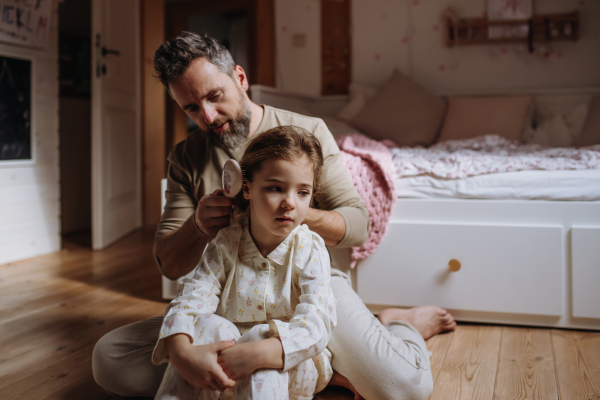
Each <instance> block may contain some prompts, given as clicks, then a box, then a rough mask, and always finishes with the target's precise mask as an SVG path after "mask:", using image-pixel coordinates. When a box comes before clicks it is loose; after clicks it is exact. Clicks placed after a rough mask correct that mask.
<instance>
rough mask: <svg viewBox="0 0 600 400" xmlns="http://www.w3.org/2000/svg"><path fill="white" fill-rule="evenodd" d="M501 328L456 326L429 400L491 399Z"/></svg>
mask: <svg viewBox="0 0 600 400" xmlns="http://www.w3.org/2000/svg"><path fill="white" fill-rule="evenodd" d="M501 332H502V328H501V327H498V326H484V325H464V324H459V325H458V326H457V327H456V331H455V332H454V335H453V338H452V343H451V344H450V347H449V348H448V352H447V354H446V358H445V360H444V363H443V364H442V368H441V370H440V372H439V374H438V377H437V380H436V383H435V386H434V388H433V393H432V394H431V396H430V397H429V399H430V400H438V399H444V400H459V399H460V400H462V399H465V400H467V399H469V400H471V399H477V400H492V396H493V394H494V381H495V377H496V369H497V367H498V353H499V350H500V338H501Z"/></svg>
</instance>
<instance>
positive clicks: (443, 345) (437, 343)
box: [426, 332, 454, 384]
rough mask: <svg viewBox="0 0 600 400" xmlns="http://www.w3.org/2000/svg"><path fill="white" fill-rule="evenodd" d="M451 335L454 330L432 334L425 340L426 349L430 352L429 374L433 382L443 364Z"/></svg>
mask: <svg viewBox="0 0 600 400" xmlns="http://www.w3.org/2000/svg"><path fill="white" fill-rule="evenodd" d="M453 337H454V332H445V333H442V334H439V335H435V336H432V337H430V338H429V339H427V341H426V343H427V349H428V350H429V351H430V352H431V359H430V362H431V376H432V378H433V383H434V384H435V381H436V380H437V377H438V374H439V372H440V370H441V368H442V365H443V364H444V360H445V359H446V354H447V353H448V349H449V348H450V343H452V338H453Z"/></svg>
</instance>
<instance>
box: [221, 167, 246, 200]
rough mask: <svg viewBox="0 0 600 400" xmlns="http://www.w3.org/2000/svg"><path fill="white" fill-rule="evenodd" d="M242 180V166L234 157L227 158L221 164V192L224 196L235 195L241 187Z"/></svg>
mask: <svg viewBox="0 0 600 400" xmlns="http://www.w3.org/2000/svg"><path fill="white" fill-rule="evenodd" d="M243 182H244V179H243V175H242V168H240V164H238V162H237V161H235V160H234V159H229V160H227V161H226V162H225V165H224V166H223V192H224V194H225V197H235V196H236V195H237V194H238V193H239V192H240V190H241V189H242V183H243Z"/></svg>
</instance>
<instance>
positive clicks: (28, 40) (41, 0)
mask: <svg viewBox="0 0 600 400" xmlns="http://www.w3.org/2000/svg"><path fill="white" fill-rule="evenodd" d="M51 15H52V0H0V41H3V42H8V43H16V44H20V45H24V46H34V47H47V46H48V36H49V33H50V16H51Z"/></svg>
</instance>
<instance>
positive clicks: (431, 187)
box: [394, 169, 600, 201]
mask: <svg viewBox="0 0 600 400" xmlns="http://www.w3.org/2000/svg"><path fill="white" fill-rule="evenodd" d="M394 183H395V187H396V194H397V195H398V197H400V198H454V199H521V200H570V201H573V200H584V201H591V200H600V170H597V169H592V170H575V171H568V170H567V171H537V170H531V171H515V172H501V173H495V174H485V175H477V176H471V177H467V178H463V179H439V178H434V177H433V176H430V175H420V176H412V177H404V178H398V177H397V176H396V177H395V179H394Z"/></svg>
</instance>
